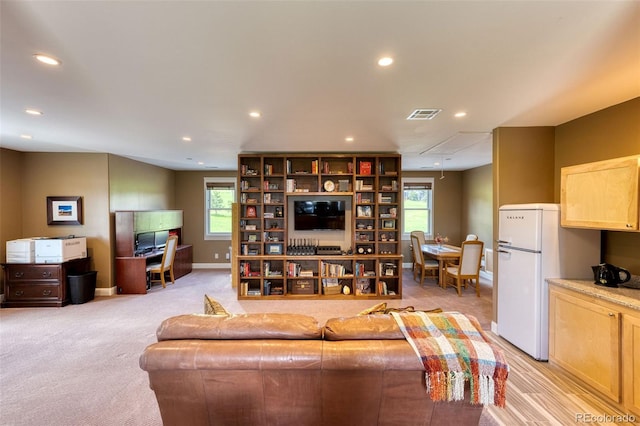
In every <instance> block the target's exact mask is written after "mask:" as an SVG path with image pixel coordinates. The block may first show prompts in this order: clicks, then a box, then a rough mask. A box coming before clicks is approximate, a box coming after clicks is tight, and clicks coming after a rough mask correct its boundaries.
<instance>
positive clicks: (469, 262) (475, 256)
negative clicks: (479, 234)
mask: <svg viewBox="0 0 640 426" xmlns="http://www.w3.org/2000/svg"><path fill="white" fill-rule="evenodd" d="M483 248H484V243H483V242H482V241H476V240H468V241H463V242H462V247H461V248H460V261H459V263H458V264H453V263H447V264H445V267H444V272H445V274H444V283H443V284H444V287H445V288H446V287H448V286H449V287H456V289H457V291H458V296H460V295H461V290H462V286H464V287H465V288H467V283H470V284H471V285H474V283H473V281H474V280H475V287H476V295H477V296H478V297H480V261H481V260H482V250H483Z"/></svg>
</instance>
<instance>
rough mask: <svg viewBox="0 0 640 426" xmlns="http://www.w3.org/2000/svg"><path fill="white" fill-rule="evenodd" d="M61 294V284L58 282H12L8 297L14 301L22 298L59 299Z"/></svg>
mask: <svg viewBox="0 0 640 426" xmlns="http://www.w3.org/2000/svg"><path fill="white" fill-rule="evenodd" d="M59 296H60V286H59V285H58V283H56V282H52V283H48V284H28V283H20V284H11V285H9V291H8V295H7V299H8V300H10V301H12V302H18V301H20V300H27V299H29V300H34V299H58V298H59Z"/></svg>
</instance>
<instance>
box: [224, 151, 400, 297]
mask: <svg viewBox="0 0 640 426" xmlns="http://www.w3.org/2000/svg"><path fill="white" fill-rule="evenodd" d="M400 168H401V157H400V155H399V154H395V153H391V154H389V153H380V154H373V153H372V154H365V155H361V154H332V153H318V154H310V153H290V154H273V153H252V154H240V155H239V156H238V188H239V191H238V194H239V195H238V201H239V223H237V231H238V235H239V238H238V240H239V242H238V247H239V248H238V250H237V251H238V252H237V253H235V255H236V256H237V259H236V262H234V264H235V265H238V266H236V267H239V274H238V280H239V285H238V298H358V297H363V298H364V297H373V298H400V297H402V273H401V271H402V256H401V245H400V241H399V238H400V232H401V231H400V230H401V227H400V216H399V212H400V208H401V200H402V197H401V192H400V185H399V182H400ZM304 196H309V197H308V198H313V199H315V200H318V199H327V200H329V199H332V200H333V199H336V198H337V199H341V200H345V199H346V200H348V201H349V202H348V205H349V206H350V208H349V209H348V213H347V214H346V216H347V217H345V219H344V220H345V221H347V222H348V225H347V226H346V227H345V226H344V225H343V224H341V228H340V229H343V231H342V232H343V233H345V232H346V233H347V235H345V238H344V244H342V246H343V247H337V248H336V247H330V248H331V249H332V250H329V252H327V251H322V252H321V250H320V248H322V247H320V246H322V245H323V243H322V238H323V236H324V235H326V234H325V233H323V231H311V232H312V234H313V235H316V233H317V236H318V237H317V238H313V239H311V240H313V242H311V243H310V242H308V241H306V238H305V240H304V242H300V241H299V240H298V239H296V238H295V237H296V233H295V232H294V230H293V229H289V228H290V227H291V228H293V225H292V224H293V223H294V216H297V213H296V212H294V211H289V210H290V209H293V210H295V209H294V208H293V207H292V206H294V201H292V200H304V199H307V198H305V197H304ZM332 226H333V225H332ZM296 229H298V228H296ZM306 235H308V233H307V234H306ZM292 237H293V238H292ZM292 240H293V243H292ZM344 246H347V247H344ZM325 248H326V247H325Z"/></svg>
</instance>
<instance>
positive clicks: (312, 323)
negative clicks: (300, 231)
mask: <svg viewBox="0 0 640 426" xmlns="http://www.w3.org/2000/svg"><path fill="white" fill-rule="evenodd" d="M157 337H158V343H155V344H152V345H150V346H149V347H147V348H146V350H145V351H144V353H143V354H142V356H141V357H140V367H141V368H142V369H143V370H145V371H147V372H148V374H149V383H150V387H151V389H153V391H154V392H155V394H156V398H157V400H158V405H159V407H160V413H161V415H162V420H163V423H164V424H165V425H251V426H255V425H295V426H312V425H332V426H333V425H349V426H355V425H362V426H371V425H390V426H391V425H392V426H398V425H429V424H431V425H453V424H455V425H477V424H478V421H479V419H480V416H481V414H482V409H483V407H482V406H481V405H472V404H470V403H468V402H463V401H457V402H433V401H431V400H430V399H429V397H428V395H427V393H426V390H425V378H424V375H425V374H424V367H423V365H422V363H421V362H420V361H419V360H418V358H417V356H416V354H415V352H414V351H413V349H412V348H411V346H410V345H409V343H407V341H406V340H405V338H404V336H403V335H402V332H401V331H400V329H399V328H398V326H397V325H396V323H395V320H394V319H393V317H391V315H367V316H355V317H351V318H335V319H330V320H329V321H327V323H326V325H325V326H324V328H323V327H321V326H319V325H318V323H317V321H316V320H315V319H314V318H312V317H310V316H306V315H298V314H275V313H274V314H246V315H234V316H230V317H225V316H210V315H209V316H208V315H197V314H194V315H181V316H177V317H172V318H169V319H167V320H165V321H164V322H163V323H162V324H161V325H160V327H159V328H158V331H157ZM467 395H468V394H467Z"/></svg>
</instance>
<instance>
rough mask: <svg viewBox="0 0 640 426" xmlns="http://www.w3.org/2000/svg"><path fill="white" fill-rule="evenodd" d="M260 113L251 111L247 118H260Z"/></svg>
mask: <svg viewBox="0 0 640 426" xmlns="http://www.w3.org/2000/svg"><path fill="white" fill-rule="evenodd" d="M260 115H261V114H260V112H259V111H251V112H250V113H249V117H253V118H260Z"/></svg>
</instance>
